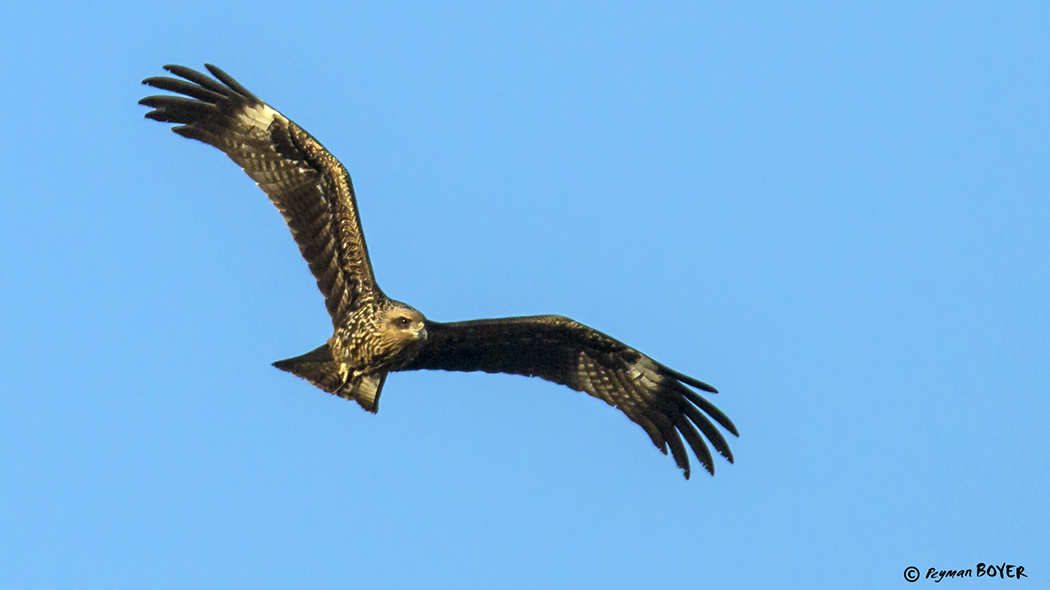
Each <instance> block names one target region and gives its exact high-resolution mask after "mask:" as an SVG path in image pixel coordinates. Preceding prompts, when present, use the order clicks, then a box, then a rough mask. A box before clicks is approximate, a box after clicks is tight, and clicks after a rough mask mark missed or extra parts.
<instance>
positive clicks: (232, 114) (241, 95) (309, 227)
mask: <svg viewBox="0 0 1050 590" xmlns="http://www.w3.org/2000/svg"><path fill="white" fill-rule="evenodd" d="M206 67H207V68H208V71H209V72H211V73H212V75H213V76H215V79H213V78H210V77H208V76H206V75H205V74H202V73H201V72H198V71H196V70H192V69H190V68H186V67H182V66H172V65H169V66H164V69H165V70H167V71H168V72H171V73H172V74H174V75H176V76H178V77H179V78H182V79H179V78H166V77H157V78H147V79H145V80H143V81H142V83H143V84H146V85H147V86H152V87H154V88H159V89H161V90H168V91H171V92H175V93H178V94H181V95H183V96H170V95H165V96H148V97H146V98H143V99H142V100H140V101H139V104H143V105H146V106H148V107H151V108H152V109H153V110H151V111H149V112H148V113H146V118H147V119H153V120H155V121H161V122H164V123H176V124H177V126H176V127H173V128H172V131H174V132H175V133H178V134H179V135H181V136H183V137H188V138H190V139H196V140H199V141H202V142H204V143H206V144H209V145H212V146H215V147H217V148H219V149H220V150H222V152H223V153H225V154H226V155H227V156H229V157H230V159H232V160H233V161H234V162H236V163H237V165H239V166H240V167H241V168H242V169H244V171H245V172H246V173H247V174H248V176H249V177H251V179H252V180H254V181H255V182H256V184H258V185H259V188H261V189H262V190H263V191H264V192H266V195H267V196H268V197H270V201H272V202H273V204H274V205H276V206H277V209H279V210H280V212H281V214H282V215H283V216H284V219H285V221H286V222H287V223H288V227H289V228H290V229H291V230H292V237H293V238H295V241H296V243H298V245H299V251H300V252H302V255H303V258H305V259H306V262H307V263H308V264H309V265H310V272H312V273H313V275H314V277H315V278H316V279H317V286H318V288H320V290H321V294H322V295H324V299H325V305H326V306H327V307H328V313H329V314H330V315H331V316H332V324H333V326H338V325H339V324H340V322H341V320H342V319H343V317H344V316H345V315H346V314H347V312H349V311H351V310H353V309H354V306H355V305H356V303H357V302H358V301H359V298H360V296H361V295H362V294H363V293H367V292H371V291H379V288H378V286H377V285H376V283H375V276H374V275H373V273H372V263H371V261H370V260H369V258H368V248H367V247H366V246H365V237H364V234H363V233H362V231H361V222H360V220H359V219H358V213H357V201H356V199H355V197H354V187H353V184H352V183H351V182H350V175H349V174H348V173H347V171H346V168H344V167H343V165H342V164H340V163H339V160H336V159H335V156H333V155H332V154H331V153H329V152H328V150H326V149H325V148H324V146H322V145H321V144H320V142H318V141H317V140H316V139H314V138H313V137H312V136H311V135H310V134H309V133H307V132H306V131H303V129H302V128H300V127H299V126H298V125H296V124H295V123H293V122H292V121H290V120H289V119H287V118H286V117H285V116H284V115H282V114H280V113H278V112H277V111H276V110H274V109H273V108H271V107H270V106H269V105H267V104H266V103H264V102H262V101H261V100H259V99H258V98H257V97H256V96H255V95H253V94H252V93H251V92H248V90H247V89H245V88H244V87H243V86H241V85H240V84H238V83H237V81H236V80H234V79H233V78H231V77H230V76H229V75H228V74H226V73H225V72H223V71H222V70H220V69H219V68H217V67H215V66H212V65H208V66H206Z"/></svg>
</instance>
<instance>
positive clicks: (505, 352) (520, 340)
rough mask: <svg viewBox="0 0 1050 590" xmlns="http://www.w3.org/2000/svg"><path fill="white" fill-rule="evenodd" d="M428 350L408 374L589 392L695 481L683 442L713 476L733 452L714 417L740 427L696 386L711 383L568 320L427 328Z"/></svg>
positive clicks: (536, 319) (539, 318) (546, 318)
mask: <svg viewBox="0 0 1050 590" xmlns="http://www.w3.org/2000/svg"><path fill="white" fill-rule="evenodd" d="M427 332H428V333H429V336H428V338H427V343H426V346H425V347H424V348H423V350H422V351H421V352H420V353H419V355H418V356H417V357H416V358H415V360H414V361H413V362H411V363H409V364H408V365H407V366H405V367H404V368H402V369H401V370H403V371H412V370H418V369H433V370H444V371H484V372H486V373H510V374H514V375H525V376H527V377H540V378H543V379H546V380H547V381H552V382H554V383H559V384H561V385H566V386H568V387H570V388H572V389H575V390H576V391H583V392H586V393H588V394H590V395H592V396H594V397H596V398H598V399H600V400H602V401H604V402H605V403H607V404H609V405H610V406H613V407H614V408H618V409H619V410H620V411H622V412H623V413H624V414H626V415H627V417H628V418H630V419H631V420H633V421H634V422H636V423H637V424H638V425H640V426H641V427H642V428H643V429H644V430H645V432H646V433H648V434H649V438H651V439H652V441H653V444H655V445H656V446H657V448H659V449H660V451H662V452H663V453H664V454H665V455H666V454H667V449H668V447H670V450H671V455H672V456H673V457H674V460H675V463H677V464H678V467H679V468H681V469H682V471H683V472H684V474H685V477H686V479H688V478H689V456H688V454H687V452H686V448H685V445H684V444H683V443H682V438H685V441H686V442H687V443H688V444H689V447H690V448H692V450H693V454H695V455H696V458H697V459H698V460H699V461H700V463H701V464H703V466H704V468H705V469H707V471H708V472H710V473H711V474H712V475H713V474H714V472H715V468H714V462H713V461H712V457H711V451H710V450H709V449H708V447H707V444H706V443H705V442H704V439H703V438H702V437H701V436H700V434H699V433H698V432H697V429H699V430H700V432H702V433H703V434H704V436H705V437H706V438H707V440H708V441H710V442H711V444H712V445H713V446H714V448H715V450H716V451H718V453H719V454H721V455H722V456H723V457H725V458H726V459H727V460H728V461H729V462H730V463H732V462H733V453H732V452H731V451H730V450H729V445H728V443H726V439H725V437H723V436H722V433H721V432H719V430H718V428H716V427H715V425H714V424H713V423H712V422H711V420H712V419H713V420H714V421H715V422H717V423H718V424H719V425H721V426H722V428H724V429H725V430H727V431H728V432H730V433H732V434H733V435H734V436H739V434H738V433H737V430H736V427H735V426H734V425H733V423H732V422H731V421H730V420H729V418H727V417H726V415H725V414H723V413H722V412H721V411H720V410H719V409H718V408H716V407H715V406H714V405H713V404H712V403H711V402H709V401H707V400H706V399H704V398H703V397H702V396H700V395H699V394H698V393H696V392H695V391H693V389H691V387H692V388H696V389H700V390H703V391H708V392H711V393H717V391H716V390H715V388H713V387H711V386H710V385H708V384H706V383H704V382H702V381H698V380H696V379H693V378H692V377H688V376H686V375H683V374H681V373H679V372H677V371H674V370H672V369H669V368H667V367H666V366H664V365H662V364H660V363H658V362H656V361H654V360H653V359H651V358H649V357H648V356H646V355H644V354H642V353H640V352H638V351H637V350H635V349H633V348H631V347H630V346H627V345H626V344H624V343H622V342H620V341H618V340H616V339H614V338H612V337H610V336H607V335H606V334H603V333H602V332H599V331H597V330H595V329H593V328H589V327H587V326H584V325H583V324H580V323H579V322H576V321H573V320H571V319H569V318H566V317H562V316H551V315H547V316H531V317H518V318H503V319H492V320H475V321H468V322H456V323H449V324H444V323H440V322H430V321H428V322H427Z"/></svg>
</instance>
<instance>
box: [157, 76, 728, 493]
mask: <svg viewBox="0 0 1050 590" xmlns="http://www.w3.org/2000/svg"><path fill="white" fill-rule="evenodd" d="M207 68H208V70H209V71H210V72H211V73H212V75H214V76H215V78H214V79H213V78H210V77H208V76H206V75H204V74H202V73H200V72H197V71H195V70H192V69H189V68H185V67H182V66H165V69H166V70H168V71H169V72H171V73H172V74H175V75H176V76H179V78H182V79H177V78H167V77H158V78H148V79H146V80H144V81H143V83H144V84H147V85H149V86H153V87H155V88H160V89H163V90H168V91H172V92H176V93H179V94H182V95H184V96H170V95H163V96H150V97H146V98H144V99H142V100H141V101H140V103H141V104H144V105H146V106H149V107H152V109H153V110H151V111H149V112H148V113H147V114H146V117H147V118H150V119H154V120H157V121H162V122H168V123H175V124H177V126H176V127H174V128H173V131H175V132H176V133H178V134H180V135H182V136H184V137H188V138H191V139H197V140H199V141H202V142H204V143H207V144H209V145H212V146H215V147H216V148H218V149H220V150H222V151H223V152H224V153H226V155H228V156H229V157H230V158H231V159H232V160H233V161H234V162H236V163H237V164H238V165H240V166H241V168H242V169H244V171H245V172H246V173H247V174H248V176H250V177H251V178H252V179H253V180H254V181H255V182H256V183H257V184H258V185H259V187H260V188H262V189H263V191H264V192H266V194H267V196H269V198H270V200H271V201H272V202H273V204H274V205H275V206H276V207H277V209H278V210H279V211H280V212H281V214H282V215H283V216H284V219H285V221H286V222H287V224H288V227H289V229H291V231H292V236H293V238H294V239H295V241H296V243H297V244H298V245H299V250H300V252H301V253H302V255H303V258H304V259H305V260H306V262H307V264H308V265H309V267H310V271H311V273H312V274H313V275H314V277H315V278H316V279H317V286H318V288H319V289H320V291H321V294H322V295H323V296H324V298H325V305H326V307H327V309H328V312H329V315H331V317H332V328H333V334H332V336H331V337H330V338H329V339H328V341H327V342H326V343H325V344H324V345H322V346H320V347H318V348H317V349H315V350H313V351H311V352H308V353H306V354H304V355H301V356H298V357H295V358H291V359H285V360H283V361H277V362H276V363H274V366H276V367H277V368H279V369H282V370H284V371H288V372H290V373H293V374H295V375H297V376H299V377H302V378H303V379H306V380H307V381H309V382H310V383H312V384H313V385H315V386H317V387H319V388H321V389H323V390H325V391H328V392H329V393H333V394H336V395H338V396H340V397H344V398H346V399H351V400H354V401H356V402H357V403H359V404H360V405H361V406H362V407H363V408H365V409H366V410H368V411H370V412H376V411H377V410H378V403H379V396H380V394H381V393H382V389H383V385H384V383H385V381H386V377H387V375H388V374H389V373H391V372H397V371H411V370H420V369H438V370H447V371H485V372H489V373H510V374H516V375H525V376H529V377H540V378H543V379H546V380H548V381H552V382H554V383H559V384H562V385H566V386H568V387H570V388H572V389H575V390H577V391H584V392H586V393H588V394H590V395H592V396H594V397H597V398H599V399H602V400H603V401H605V402H606V403H608V404H609V405H611V406H613V407H616V408H618V409H620V410H621V411H623V412H624V413H625V414H626V415H627V417H628V418H630V419H631V420H633V421H634V422H636V423H637V424H639V425H640V426H641V427H642V428H643V429H644V430H645V431H646V433H647V434H649V436H650V438H651V439H652V441H653V443H654V444H655V445H656V446H657V447H658V448H660V449H661V450H662V451H663V452H664V453H666V452H667V450H668V448H670V450H671V453H672V454H673V456H674V459H675V462H676V463H677V464H678V466H679V467H681V468H682V469H683V471H684V473H685V476H686V477H687V478H688V477H689V458H688V455H687V454H686V451H685V446H684V445H683V443H682V437H684V438H685V440H686V442H687V443H688V444H689V446H690V447H691V448H692V449H693V452H694V454H695V455H696V456H697V458H698V459H699V460H700V461H701V462H702V463H703V465H704V467H705V468H706V469H707V470H708V471H709V472H711V473H714V465H713V462H712V459H711V453H710V451H709V450H708V448H707V445H706V443H705V442H704V440H703V438H701V436H700V434H699V433H698V432H697V428H699V429H700V431H701V432H702V433H703V434H704V436H705V437H706V438H707V440H709V441H710V442H711V443H712V444H713V445H714V447H715V450H717V451H718V452H719V453H720V454H722V455H723V456H724V457H726V459H728V460H729V461H730V462H732V460H733V456H732V453H731V452H730V450H729V446H728V444H727V443H726V441H725V438H724V437H723V436H722V434H721V433H720V432H719V430H718V428H716V427H715V426H714V424H712V423H711V419H713V420H714V421H715V422H717V423H718V424H719V425H721V426H722V427H723V428H724V429H726V430H727V431H728V432H731V433H732V434H734V435H736V434H737V431H736V427H735V426H733V423H732V422H731V421H730V420H729V419H728V418H727V417H726V416H725V415H724V414H723V413H722V412H721V411H719V410H718V409H717V408H715V407H714V406H713V405H712V404H711V403H710V402H709V401H707V400H706V399H705V398H704V397H702V396H701V395H699V394H698V393H696V392H695V391H693V390H692V389H690V388H691V387H692V388H697V389H700V390H703V391H708V392H715V389H714V388H713V387H711V386H710V385H707V384H706V383H703V382H701V381H698V380H696V379H693V378H691V377H688V376H685V375H683V374H681V373H678V372H677V371H674V370H672V369H669V368H667V367H665V366H664V365H661V364H660V363H658V362H656V361H654V360H652V359H651V358H649V357H648V356H646V355H644V354H642V353H640V352H638V351H637V350H635V349H633V348H631V347H629V346H627V345H626V344H623V343H622V342H620V341H618V340H615V339H613V338H611V337H609V336H607V335H606V334H603V333H602V332H599V331H597V330H594V329H592V328H589V327H587V326H584V325H583V324H580V323H578V322H575V321H573V320H571V319H569V318H565V317H561V316H531V317H519V318H501V319H491V320H474V321H467V322H456V323H440V322H434V321H431V320H428V319H426V318H425V317H424V316H423V314H422V313H420V312H419V311H417V310H416V309H414V308H413V307H411V306H409V305H406V304H404V303H401V302H399V301H395V300H393V299H390V298H389V297H387V296H386V295H385V294H384V293H383V291H382V290H381V289H380V288H379V286H378V285H377V284H376V281H375V276H374V274H373V272H372V265H371V261H370V259H369V256H368V248H367V246H366V244H365V239H364V233H363V232H362V229H361V222H360V219H359V218H358V209H357V201H356V197H355V194H354V189H353V184H352V182H351V180H350V175H349V174H348V173H347V171H346V169H345V168H344V167H343V165H342V164H341V163H340V162H339V161H338V160H337V159H336V158H335V157H334V156H333V155H332V154H331V153H329V152H328V150H326V149H325V148H324V146H322V145H321V144H320V143H319V142H318V141H317V140H316V139H314V138H313V137H312V136H311V135H310V134H309V133H307V132H306V131H304V130H303V129H302V128H300V127H299V126H298V125H296V124H295V123H293V122H292V121H291V120H289V119H288V118H286V117H284V116H283V115H281V114H280V113H279V112H277V111H276V110H274V109H273V108H272V107H270V106H269V105H267V104H266V103H264V102H262V101H261V100H259V99H258V98H257V97H256V96H255V95H253V94H252V93H250V92H249V91H248V90H247V89H245V88H244V87H243V86H241V85H240V84H239V83H237V82H236V81H235V80H234V79H233V78H231V77H230V76H229V75H228V74H226V73H224V72H222V71H221V70H219V69H218V68H216V67H214V66H211V65H209V66H207ZM186 97H188V98H186ZM709 418H710V419H709Z"/></svg>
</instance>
